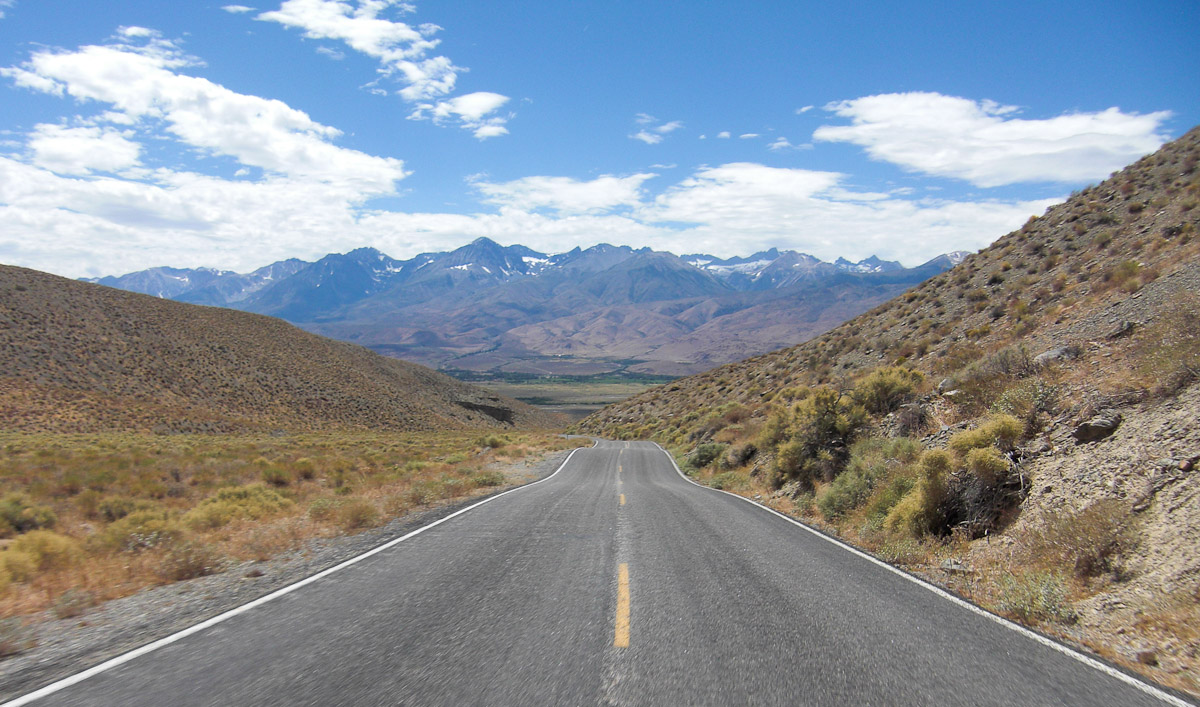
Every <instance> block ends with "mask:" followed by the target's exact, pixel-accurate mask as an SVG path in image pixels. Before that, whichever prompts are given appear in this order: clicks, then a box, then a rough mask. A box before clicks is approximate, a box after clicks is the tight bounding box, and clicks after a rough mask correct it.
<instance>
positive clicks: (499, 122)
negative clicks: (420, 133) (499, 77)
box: [409, 91, 512, 140]
mask: <svg viewBox="0 0 1200 707" xmlns="http://www.w3.org/2000/svg"><path fill="white" fill-rule="evenodd" d="M508 100H509V99H508V96H503V95H501V94H499V93H489V92H487V91H477V92H475V93H468V94H465V95H462V96H455V97H454V98H450V99H447V100H445V101H438V102H437V103H422V104H420V105H418V106H417V108H416V109H415V110H414V111H413V112H412V114H411V115H409V119H410V120H425V119H431V120H433V122H435V123H444V122H446V121H450V120H456V121H457V122H458V123H459V124H460V125H462V127H464V128H466V129H468V130H471V131H472V132H474V133H475V137H477V138H479V139H480V140H485V139H487V138H489V137H496V136H498V135H506V134H508V129H507V128H506V127H504V124H505V123H506V122H508V120H509V118H511V117H512V114H511V113H510V114H506V115H493V114H494V113H495V112H496V111H497V110H499V109H500V107H501V106H503V105H504V104H505V103H508Z"/></svg>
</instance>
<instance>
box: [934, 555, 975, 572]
mask: <svg viewBox="0 0 1200 707" xmlns="http://www.w3.org/2000/svg"><path fill="white" fill-rule="evenodd" d="M941 567H942V571H943V572H947V573H949V574H971V573H973V572H974V571H975V570H973V569H971V568H970V567H968V566H967V565H965V564H964V563H963V562H961V561H960V560H956V559H954V558H950V559H948V560H942V565H941Z"/></svg>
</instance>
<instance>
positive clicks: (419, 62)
mask: <svg viewBox="0 0 1200 707" xmlns="http://www.w3.org/2000/svg"><path fill="white" fill-rule="evenodd" d="M389 9H392V10H395V11H397V12H400V13H407V12H412V11H413V10H414V9H415V8H414V7H413V6H412V5H411V4H409V3H406V2H399V1H398V0H357V1H355V0H348V1H347V0H284V2H283V4H282V5H280V6H279V9H278V10H271V11H269V12H263V13H260V14H259V15H258V17H257V19H259V20H263V21H266V22H277V23H279V24H281V25H284V26H287V27H294V28H296V29H300V30H303V31H304V36H305V37H308V38H310V39H336V40H340V41H342V42H345V43H346V44H347V45H348V46H350V47H351V48H353V49H354V50H355V51H359V52H362V53H363V54H366V55H367V56H370V57H374V58H375V59H378V60H379V63H380V67H381V68H380V71H382V72H383V73H384V74H387V75H389V76H394V77H398V78H400V79H401V80H402V81H403V82H404V83H405V84H407V85H406V86H405V87H404V88H403V89H401V90H400V95H402V96H404V97H405V98H407V99H409V100H412V101H418V100H429V99H431V98H437V97H438V96H444V95H446V94H448V93H450V92H451V91H453V90H454V84H455V82H456V81H457V80H458V72H459V71H461V69H460V68H459V67H456V66H454V64H452V63H451V62H450V60H449V59H447V58H446V57H444V56H429V53H430V52H431V51H433V50H434V49H435V48H437V45H438V43H439V42H438V40H436V39H433V35H434V34H436V33H437V31H438V30H440V29H441V27H438V26H437V25H434V24H428V23H426V24H421V25H418V26H416V27H413V26H411V25H409V24H407V23H404V22H395V21H392V20H388V19H386V18H384V17H382V16H381V15H382V13H383V12H384V11H386V10H389Z"/></svg>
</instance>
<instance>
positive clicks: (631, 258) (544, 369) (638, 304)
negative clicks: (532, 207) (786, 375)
mask: <svg viewBox="0 0 1200 707" xmlns="http://www.w3.org/2000/svg"><path fill="white" fill-rule="evenodd" d="M961 257H962V254H957V253H955V254H949V255H944V256H939V257H938V258H935V259H933V260H931V261H929V262H928V263H924V264H922V265H921V266H918V267H916V268H904V267H903V266H901V265H900V264H899V263H896V262H888V261H883V260H880V259H878V258H874V257H872V258H867V259H865V260H863V261H861V262H858V263H851V262H849V261H847V260H845V259H839V260H838V261H837V262H835V263H826V262H823V261H821V260H818V259H817V258H814V257H812V256H809V255H805V254H802V253H798V252H796V251H779V250H778V249H771V250H769V251H763V252H760V253H755V254H754V255H751V256H749V257H735V258H725V259H722V258H717V257H714V256H708V255H702V254H692V255H686V256H682V257H680V256H676V255H673V254H671V253H664V252H655V251H652V250H650V249H649V248H640V249H634V248H630V247H628V246H611V245H608V244H600V245H596V246H593V247H591V248H587V249H583V248H575V249H573V250H571V251H568V252H565V253H558V254H546V253H540V252H537V251H534V250H532V249H530V248H527V247H525V246H521V245H512V246H507V247H505V246H501V245H499V244H497V243H495V242H494V241H492V240H490V239H487V238H480V239H477V240H475V241H473V242H472V243H470V244H468V245H466V246H463V247H461V248H458V249H456V250H453V251H450V252H442V253H423V254H420V255H417V256H415V257H413V258H410V259H408V260H396V259H394V258H391V257H389V256H387V255H385V254H384V253H381V252H380V251H378V250H375V249H373V248H360V249H358V250H354V251H351V252H349V253H345V254H337V253H335V254H330V255H327V256H325V257H324V258H321V259H320V260H318V261H316V262H313V263H303V262H301V261H294V260H293V261H284V262H282V263H276V264H273V265H270V266H267V267H265V268H262V269H260V270H258V271H255V273H251V274H249V275H239V274H236V273H226V272H216V271H211V270H203V269H201V270H195V271H187V270H177V269H169V268H154V269H151V270H147V271H142V272H139V273H131V274H129V275H125V276H122V277H120V278H101V279H98V280H95V281H96V282H100V283H101V284H107V285H111V286H115V287H120V288H124V289H131V290H135V291H142V292H145V293H147V294H153V295H156V296H163V297H168V298H172V299H177V300H179V301H184V302H194V303H199V304H210V305H219V306H227V307H231V308H235V309H241V310H244V311H250V312H255V313H259V314H267V315H271V316H277V317H280V318H282V319H285V320H287V321H290V322H293V323H295V324H298V325H300V326H301V327H303V328H305V329H308V330H310V331H313V332H316V333H319V334H322V335H326V336H331V337H333V338H337V339H342V340H345V341H352V342H355V343H359V344H362V345H364V346H367V347H369V348H372V349H374V350H376V351H379V352H381V353H384V354H386V355H389V356H393V357H396V358H403V359H407V360H411V361H415V362H419V363H423V364H426V365H430V366H434V367H439V368H442V369H445V370H451V371H459V372H461V373H469V374H480V373H482V374H505V375H509V374H515V375H544V374H572V373H580V374H589V373H608V372H614V371H621V372H627V373H637V374H658V375H678V374H682V373H690V372H695V371H698V370H702V369H704V368H708V367H711V366H713V365H716V364H719V363H723V362H726V361H732V360H736V359H738V358H744V357H745V356H748V355H752V354H754V353H761V352H763V351H767V350H770V349H773V348H778V347H779V346H783V345H787V344H791V343H795V342H798V341H803V340H805V339H807V338H810V337H811V336H813V335H815V334H818V333H820V332H821V331H824V330H825V329H828V328H829V327H831V326H833V325H835V324H837V323H840V322H841V321H843V320H844V319H845V318H846V317H847V316H852V315H853V314H856V313H858V312H861V311H863V310H864V309H866V308H868V307H870V306H873V305H874V304H877V303H879V302H882V301H885V300H886V299H887V298H888V297H890V296H892V295H894V294H896V293H897V292H899V291H901V290H902V289H903V288H904V287H905V286H907V285H909V284H912V283H914V282H919V281H921V280H923V279H925V278H927V277H929V276H931V275H934V274H936V273H938V272H941V271H943V270H945V269H946V268H948V267H951V266H952V265H953V263H954V262H956V261H957V260H958V259H961Z"/></svg>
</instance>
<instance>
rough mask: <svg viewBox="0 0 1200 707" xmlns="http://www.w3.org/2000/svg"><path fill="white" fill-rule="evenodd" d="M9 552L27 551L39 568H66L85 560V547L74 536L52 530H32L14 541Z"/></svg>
mask: <svg viewBox="0 0 1200 707" xmlns="http://www.w3.org/2000/svg"><path fill="white" fill-rule="evenodd" d="M9 552H21V553H25V554H26V555H28V556H29V557H30V559H31V560H33V564H34V566H36V567H37V568H38V569H39V570H42V571H45V570H52V569H65V568H67V567H73V566H75V565H77V564H79V562H80V561H82V560H83V548H82V547H80V545H79V543H78V542H76V541H75V540H74V539H73V538H68V537H67V536H65V535H59V534H58V533H56V532H54V531H52V530H31V531H29V532H28V533H25V534H24V535H22V536H21V537H19V538H17V539H16V540H14V541H13V543H12V545H11V547H10V549H9Z"/></svg>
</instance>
